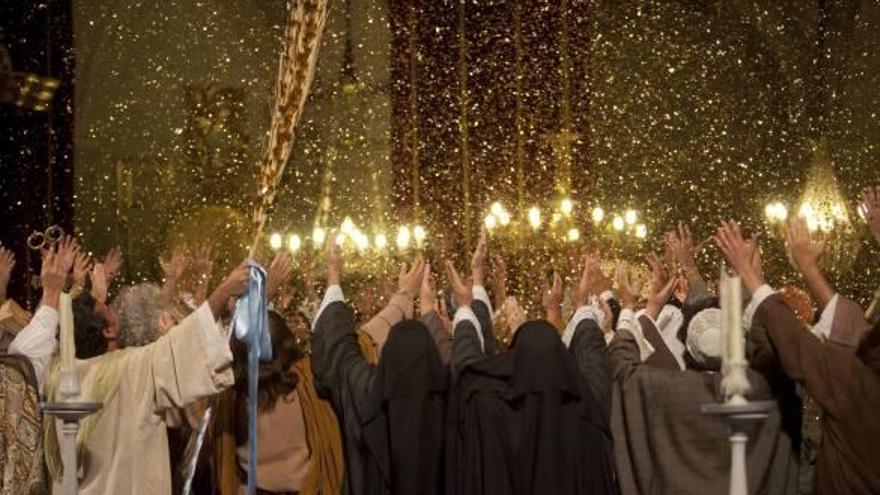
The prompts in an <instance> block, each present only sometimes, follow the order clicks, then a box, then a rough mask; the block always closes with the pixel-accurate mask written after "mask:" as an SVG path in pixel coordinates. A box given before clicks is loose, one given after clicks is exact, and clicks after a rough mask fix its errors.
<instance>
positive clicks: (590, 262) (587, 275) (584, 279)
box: [572, 253, 599, 308]
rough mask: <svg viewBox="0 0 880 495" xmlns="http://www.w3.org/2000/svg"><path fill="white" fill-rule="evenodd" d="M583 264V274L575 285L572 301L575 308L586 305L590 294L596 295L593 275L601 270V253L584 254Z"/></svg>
mask: <svg viewBox="0 0 880 495" xmlns="http://www.w3.org/2000/svg"><path fill="white" fill-rule="evenodd" d="M583 264H584V266H583V269H582V270H581V276H580V278H578V281H577V284H575V286H574V294H573V296H572V303H574V307H575V308H579V307H581V306H584V305H586V304H587V301H589V299H590V296H591V295H596V294H593V293H592V290H593V286H594V283H593V277H594V276H595V273H596V272H597V271H598V270H599V255H598V254H597V253H589V254H586V255H584V257H583Z"/></svg>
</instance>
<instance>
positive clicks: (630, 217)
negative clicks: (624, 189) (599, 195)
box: [623, 210, 639, 225]
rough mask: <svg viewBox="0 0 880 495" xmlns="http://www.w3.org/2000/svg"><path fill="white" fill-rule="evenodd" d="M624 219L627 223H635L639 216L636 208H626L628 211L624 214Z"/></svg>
mask: <svg viewBox="0 0 880 495" xmlns="http://www.w3.org/2000/svg"><path fill="white" fill-rule="evenodd" d="M623 219H624V221H626V224H627V225H633V224H635V223H636V220H638V219H639V217H638V214H636V211H635V210H626V213H624V214H623Z"/></svg>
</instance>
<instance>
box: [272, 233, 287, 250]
mask: <svg viewBox="0 0 880 495" xmlns="http://www.w3.org/2000/svg"><path fill="white" fill-rule="evenodd" d="M282 244H284V239H283V238H282V237H281V234H279V233H278V232H273V233H272V235H270V236H269V247H270V248H272V249H274V250H275V251H278V250H279V249H281V245H282Z"/></svg>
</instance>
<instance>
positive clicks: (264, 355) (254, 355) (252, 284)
mask: <svg viewBox="0 0 880 495" xmlns="http://www.w3.org/2000/svg"><path fill="white" fill-rule="evenodd" d="M247 264H248V268H249V269H250V278H249V279H248V287H247V291H246V292H245V293H244V294H243V295H242V296H241V297H239V298H238V301H237V302H236V303H235V316H234V317H233V322H234V323H233V324H234V327H233V328H234V334H235V338H236V339H238V340H239V341H240V342H241V343H243V344H244V345H245V346H247V353H248V373H247V374H248V376H247V379H248V407H247V409H248V476H247V493H248V495H254V494H255V493H256V490H257V384H258V383H259V377H260V361H263V362H267V361H271V360H272V340H271V338H270V336H269V314H268V312H267V310H266V271H265V270H264V269H263V267H261V266H260V265H259V264H257V263H256V262H255V261H253V260H248V262H247Z"/></svg>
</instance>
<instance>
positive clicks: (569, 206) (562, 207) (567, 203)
mask: <svg viewBox="0 0 880 495" xmlns="http://www.w3.org/2000/svg"><path fill="white" fill-rule="evenodd" d="M559 211H561V212H562V214H563V215H566V216H568V215H571V212H572V211H574V203H572V202H571V200H570V199H568V198H565V199H563V200H562V201H561V202H560V203H559Z"/></svg>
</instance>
